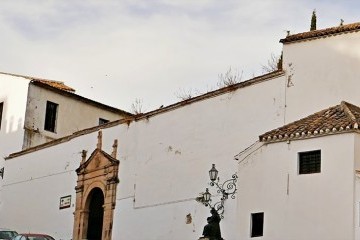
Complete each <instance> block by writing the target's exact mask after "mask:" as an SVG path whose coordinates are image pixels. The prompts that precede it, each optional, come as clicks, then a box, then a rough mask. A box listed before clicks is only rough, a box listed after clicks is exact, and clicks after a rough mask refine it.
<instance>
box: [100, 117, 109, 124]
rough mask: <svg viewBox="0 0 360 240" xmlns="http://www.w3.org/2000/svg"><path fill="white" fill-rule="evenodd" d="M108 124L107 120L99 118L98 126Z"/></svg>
mask: <svg viewBox="0 0 360 240" xmlns="http://www.w3.org/2000/svg"><path fill="white" fill-rule="evenodd" d="M108 122H109V120H106V119H104V118H99V125H103V124H105V123H108Z"/></svg>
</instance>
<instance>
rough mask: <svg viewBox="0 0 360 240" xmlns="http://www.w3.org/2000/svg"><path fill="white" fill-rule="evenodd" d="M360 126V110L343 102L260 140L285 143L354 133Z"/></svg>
mask: <svg viewBox="0 0 360 240" xmlns="http://www.w3.org/2000/svg"><path fill="white" fill-rule="evenodd" d="M359 124H360V108H359V107H357V106H355V105H352V104H350V103H347V102H344V101H343V102H341V104H339V105H336V106H334V107H330V108H328V109H325V110H322V111H320V112H317V113H314V114H312V115H310V116H308V117H306V118H303V119H300V120H298V121H295V122H293V123H289V124H287V125H285V126H283V127H280V128H278V129H274V130H272V131H269V132H267V133H264V134H262V135H260V136H259V139H260V141H262V142H268V141H285V140H289V139H296V138H302V137H312V136H316V135H324V134H331V133H337V132H339V131H343V132H346V131H353V130H354V129H358V128H359Z"/></svg>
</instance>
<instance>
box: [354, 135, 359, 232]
mask: <svg viewBox="0 0 360 240" xmlns="http://www.w3.org/2000/svg"><path fill="white" fill-rule="evenodd" d="M354 147H355V151H354V158H355V159H354V168H355V171H356V170H358V171H359V170H360V136H359V135H356V136H355V144H354ZM354 189H355V198H354V235H355V238H354V239H360V174H359V173H358V172H357V173H356V174H355V187H354Z"/></svg>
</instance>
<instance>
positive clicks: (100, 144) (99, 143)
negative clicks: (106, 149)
mask: <svg viewBox="0 0 360 240" xmlns="http://www.w3.org/2000/svg"><path fill="white" fill-rule="evenodd" d="M97 138H98V142H97V145H96V148H97V149H101V148H102V131H99V133H98V137H97Z"/></svg>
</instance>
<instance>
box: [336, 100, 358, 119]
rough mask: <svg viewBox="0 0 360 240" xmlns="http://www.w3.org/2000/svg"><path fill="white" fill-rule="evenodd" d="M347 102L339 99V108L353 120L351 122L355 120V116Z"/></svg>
mask: <svg viewBox="0 0 360 240" xmlns="http://www.w3.org/2000/svg"><path fill="white" fill-rule="evenodd" d="M348 104H349V103H348V102H345V101H341V103H340V108H341V110H343V111H344V113H345V114H346V115H347V116H348V117H349V118H350V119H351V120H352V121H353V122H357V121H356V117H355V115H354V114H353V113H352V111H351V110H350V108H349V107H348Z"/></svg>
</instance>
